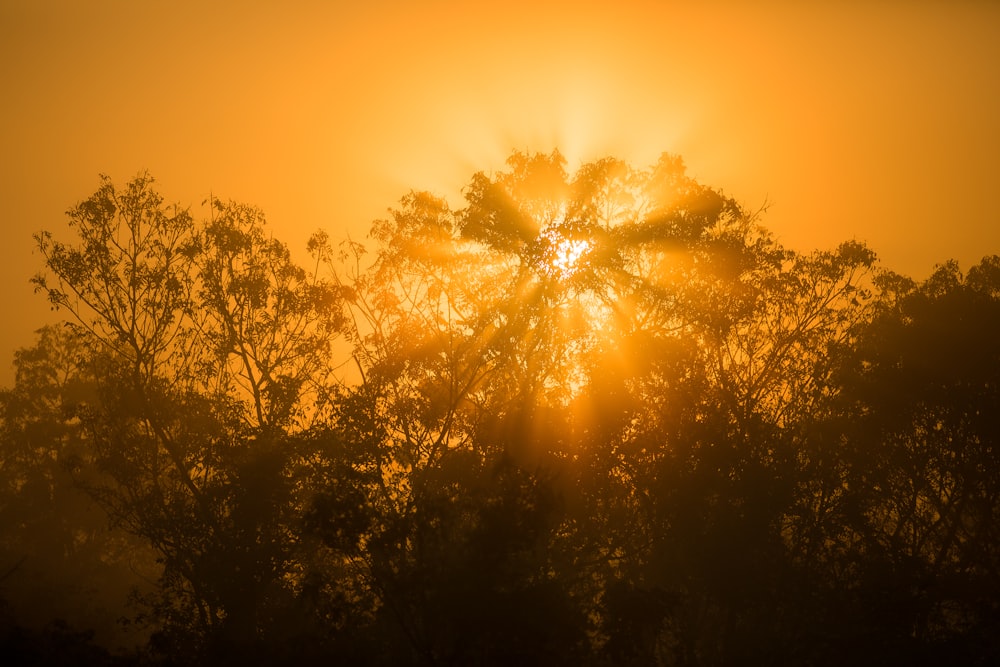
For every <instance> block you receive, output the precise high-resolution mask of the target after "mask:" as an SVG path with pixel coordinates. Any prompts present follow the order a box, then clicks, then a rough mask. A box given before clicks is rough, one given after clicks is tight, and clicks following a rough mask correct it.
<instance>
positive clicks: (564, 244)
mask: <svg viewBox="0 0 1000 667" xmlns="http://www.w3.org/2000/svg"><path fill="white" fill-rule="evenodd" d="M590 248H591V244H590V241H588V240H587V239H574V238H556V239H553V240H552V244H551V245H550V247H549V253H548V254H549V257H547V258H546V259H547V260H548V265H549V267H551V270H550V273H551V274H552V275H553V276H554V277H557V278H560V279H562V280H568V279H569V278H572V277H573V275H574V274H575V273H576V272H577V270H578V269H579V268H580V266H581V265H582V264H583V261H582V260H583V258H584V257H586V255H587V253H588V252H589V251H590Z"/></svg>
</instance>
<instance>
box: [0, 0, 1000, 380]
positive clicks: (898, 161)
mask: <svg viewBox="0 0 1000 667" xmlns="http://www.w3.org/2000/svg"><path fill="white" fill-rule="evenodd" d="M361 4H362V3H356V2H351V3H347V2H343V3H336V2H307V1H295V0H293V1H289V2H283V3H277V2H273V3H267V2H252V1H251V2H215V3H211V2H191V1H187V0H181V1H174V2H162V1H159V0H150V1H148V2H124V1H108V0H96V1H93V2H68V1H67V2H53V1H46V0H0V84H2V88H0V90H2V91H3V99H4V103H3V104H2V105H0V155H2V160H0V229H2V233H3V239H2V240H3V242H2V243H0V280H2V281H3V284H4V289H3V290H2V291H0V308H2V309H3V312H5V313H6V314H7V315H6V316H5V317H4V318H3V325H2V327H0V385H8V384H10V382H11V380H12V371H11V369H10V360H11V358H12V354H13V350H14V349H15V348H17V347H22V346H26V345H30V344H31V343H32V341H33V334H32V332H33V331H34V330H35V329H37V328H38V327H39V326H41V325H43V324H45V323H46V322H48V321H52V319H53V317H52V315H51V314H50V313H49V310H48V306H47V304H46V303H45V300H44V298H43V297H42V296H40V295H35V294H33V293H32V288H31V286H30V284H29V282H28V280H29V278H30V277H31V275H33V274H34V273H35V272H37V271H38V270H39V269H40V268H41V258H40V256H39V255H38V254H37V253H35V252H34V244H33V241H32V238H31V235H32V233H34V232H37V231H40V230H43V229H45V230H51V231H53V232H56V234H57V236H58V235H62V234H64V230H65V227H66V217H65V215H64V212H65V211H66V209H68V208H69V207H70V206H72V205H74V204H75V203H76V202H78V201H80V200H81V199H83V198H86V197H87V196H88V195H90V194H91V193H92V192H93V191H94V190H96V188H97V186H98V184H99V179H98V175H99V174H101V173H105V174H108V175H109V176H111V177H112V178H113V179H114V181H115V182H116V183H119V184H121V183H124V182H125V181H127V180H128V179H130V178H131V177H132V176H134V175H135V174H136V173H137V172H139V171H141V170H144V169H148V170H149V171H150V173H152V174H153V175H154V176H155V177H156V179H157V181H158V183H159V189H160V191H161V193H162V194H163V195H164V196H165V197H166V198H167V200H169V201H172V202H173V201H176V202H178V203H180V204H182V205H184V206H187V205H190V206H191V208H192V212H193V213H194V214H195V215H196V216H198V217H200V215H201V212H202V209H201V202H202V201H203V200H204V199H205V198H207V197H208V195H209V194H210V193H213V194H215V195H216V196H219V197H222V198H226V199H229V198H231V199H236V200H239V201H244V202H247V203H250V204H254V205H256V206H259V207H260V208H262V209H263V210H264V211H265V212H266V214H267V217H268V220H269V224H270V226H271V228H272V230H273V232H274V234H275V235H276V236H277V237H279V238H281V239H283V240H285V241H287V242H288V243H289V244H290V245H291V246H292V247H293V250H295V251H296V252H298V251H300V250H302V248H303V247H304V244H305V239H306V238H307V236H308V235H309V233H310V232H312V231H313V230H315V229H317V228H324V229H326V230H327V231H328V232H329V233H330V235H331V236H332V237H333V238H334V239H338V238H343V237H345V236H346V235H348V234H350V235H351V236H352V237H353V238H355V239H363V238H364V236H365V234H366V232H367V229H368V225H369V223H370V222H371V220H372V219H374V218H376V217H379V216H381V215H382V214H383V212H384V211H385V210H386V209H387V208H388V207H391V206H393V205H394V203H395V202H397V201H398V200H399V198H400V197H401V196H402V195H403V194H405V193H406V192H407V191H408V190H410V189H428V190H431V191H433V192H435V193H437V194H440V195H443V196H446V197H447V198H448V199H449V201H450V202H451V203H452V205H453V206H455V207H460V206H461V203H462V202H461V199H460V192H461V188H462V187H463V186H464V185H465V184H466V183H467V182H468V180H469V178H470V177H471V175H472V173H473V172H475V171H479V170H485V171H489V170H493V169H498V168H500V167H502V166H503V162H504V160H505V158H506V157H507V156H508V155H509V154H510V152H511V151H512V150H514V149H518V150H525V151H542V152H546V153H548V152H550V151H551V150H552V149H553V148H558V149H559V150H560V151H562V153H563V154H564V155H565V156H566V157H567V158H568V160H569V168H570V169H575V167H576V166H577V165H579V163H580V162H581V161H588V160H593V159H598V158H601V157H604V156H607V155H614V156H616V157H619V158H622V159H625V160H627V161H629V162H630V163H632V164H633V165H635V166H646V165H649V164H651V163H652V162H654V161H655V159H656V158H657V156H658V155H659V154H660V153H661V152H664V151H668V152H673V153H678V154H680V155H681V156H682V157H683V158H684V160H685V162H686V163H687V165H688V169H689V172H690V173H691V174H692V175H693V176H695V177H697V178H698V179H699V180H700V181H702V182H703V183H705V184H706V185H710V186H713V187H716V188H718V189H721V190H723V191H724V192H726V193H727V194H729V195H732V196H734V197H736V198H737V199H738V200H740V201H742V202H743V203H745V204H746V205H747V206H748V207H751V208H757V207H759V206H761V205H762V204H764V203H765V202H769V203H770V208H769V209H768V212H767V214H766V216H765V217H764V220H763V221H764V224H765V225H766V226H767V227H768V228H770V229H771V230H772V231H773V232H774V233H775V234H776V236H777V237H778V239H779V240H780V241H781V242H783V243H784V244H785V245H787V246H789V247H791V248H793V249H796V250H800V251H808V250H812V249H817V248H819V249H826V248H830V247H833V246H835V245H837V244H838V243H839V242H841V241H843V240H847V239H858V240H862V241H866V242H867V243H869V245H870V246H871V247H872V248H873V249H874V250H875V251H876V252H877V253H878V254H879V256H880V257H881V259H882V263H883V265H884V266H887V267H889V268H892V269H894V270H897V271H900V272H902V273H906V274H908V275H911V276H912V277H914V278H917V279H922V278H924V277H926V276H927V275H928V274H929V273H930V272H931V270H932V269H933V267H934V265H935V264H937V263H941V262H943V261H945V260H948V259H957V260H958V261H959V262H960V264H961V266H962V268H963V269H967V268H968V267H969V266H971V265H972V264H973V263H975V262H976V261H978V260H979V259H980V258H981V257H982V256H983V255H986V254H994V253H1000V213H998V212H997V211H998V209H997V208H996V207H995V205H994V198H995V195H996V194H997V191H998V190H1000V187H998V186H1000V168H998V167H997V166H996V161H997V156H998V155H1000V66H998V63H1000V3H996V2H954V3H946V2H906V3H904V2H898V3H897V2H875V3H868V2H865V3H862V2H837V3H834V2H829V3H801V4H802V5H803V6H800V3H791V2H787V3H783V2H770V3H766V2H765V3H735V2H734V3H724V2H699V3H693V2H692V3H675V2H635V1H622V2H618V3H607V2H593V3H589V4H588V3H580V2H577V3H539V2H520V1H519V0H515V1H512V2H508V3H504V4H502V5H501V4H497V3H468V2H452V1H439V2H421V3H407V2H392V1H388V0H383V1H381V2H371V3H364V4H365V6H364V7H363V8H362V7H360V6H359V5H361ZM744 4H745V5H746V6H744ZM805 5H808V6H805Z"/></svg>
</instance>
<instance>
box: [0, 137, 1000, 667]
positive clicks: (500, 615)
mask: <svg viewBox="0 0 1000 667" xmlns="http://www.w3.org/2000/svg"><path fill="white" fill-rule="evenodd" d="M152 186H153V181H152V179H151V178H150V177H149V176H148V175H141V176H140V177H138V178H137V179H135V180H134V181H133V182H131V183H129V184H127V185H126V186H125V187H124V188H122V189H118V188H116V187H115V186H114V185H113V184H112V183H111V182H110V180H108V179H106V178H105V179H103V180H102V183H101V186H100V188H99V190H98V191H97V193H95V195H94V196H93V197H91V198H89V199H87V200H86V201H84V202H83V203H81V204H79V205H78V206H77V207H74V208H73V209H71V210H70V212H69V217H70V222H71V227H72V230H73V232H74V234H75V235H76V239H75V241H73V242H62V241H57V240H56V239H55V237H54V236H52V235H50V234H49V233H41V234H39V235H38V236H37V241H38V245H39V248H40V250H41V251H42V254H43V257H44V259H45V263H46V269H47V273H46V274H40V275H39V276H38V277H36V278H35V280H34V282H35V284H36V286H37V287H38V288H39V289H42V290H45V292H46V293H47V295H48V297H49V299H50V301H51V302H52V303H53V305H55V306H58V307H59V308H62V309H67V310H69V312H70V313H71V314H72V315H74V316H75V318H76V321H77V325H75V326H65V327H58V328H57V327H52V328H47V329H44V330H42V331H40V333H39V339H38V344H37V345H36V346H35V347H33V348H29V349H26V350H22V351H21V352H19V353H18V355H17V357H16V360H15V363H16V367H17V378H16V385H15V387H14V388H12V389H10V390H6V391H4V392H2V393H0V417H2V421H0V426H2V429H0V437H2V441H0V446H2V448H3V450H2V454H3V455H2V459H0V462H2V465H0V516H2V517H3V518H4V527H3V529H2V531H0V557H2V558H3V561H2V562H0V577H2V578H0V594H2V595H3V596H4V597H5V598H7V599H9V600H10V602H11V606H10V608H11V609H12V610H14V609H15V605H16V611H15V613H13V614H12V615H11V618H10V623H7V619H5V621H4V622H5V626H4V631H5V632H6V633H7V634H6V635H5V637H6V638H5V640H4V641H5V642H6V644H5V648H9V647H15V648H17V649H18V650H22V649H23V650H24V651H27V652H28V653H29V654H30V655H35V656H44V657H45V659H51V660H53V661H57V660H66V659H76V660H83V661H91V662H94V663H95V664H105V663H107V664H110V663H108V661H109V660H110V661H114V660H118V658H114V657H112V656H110V655H109V654H107V653H105V652H103V651H102V650H101V649H99V648H96V647H94V646H93V645H92V644H91V643H89V635H86V634H77V633H76V632H74V631H70V630H69V629H68V627H69V626H65V625H56V626H49V627H48V629H41V628H43V627H44V625H43V623H44V621H46V620H50V619H51V618H54V617H56V616H57V615H59V614H66V615H68V616H69V617H71V620H72V621H73V625H74V626H77V625H79V623H80V622H81V619H82V621H83V622H87V620H88V617H87V614H86V611H85V609H86V606H85V604H84V603H83V602H82V601H81V599H80V596H79V595H78V592H74V591H75V589H73V590H71V585H70V582H72V586H74V587H75V586H79V587H81V588H84V587H86V586H91V587H94V586H109V581H110V580H111V579H113V578H114V577H116V576H118V574H120V573H121V572H123V571H124V570H125V569H132V570H134V571H136V572H140V573H141V574H142V578H139V579H137V580H136V579H134V580H135V583H136V584H139V583H140V582H142V585H141V586H138V587H137V589H136V592H135V596H134V602H135V603H136V606H134V607H132V608H131V609H130V610H129V611H125V610H124V608H123V611H122V613H123V614H125V613H127V614H129V615H130V616H131V618H132V620H133V621H134V622H135V624H136V625H137V626H140V627H142V628H143V632H144V634H139V635H133V637H135V638H136V640H137V641H144V640H146V639H147V638H148V643H147V645H146V649H145V651H146V652H145V653H144V654H143V655H141V656H140V654H139V653H133V654H131V656H130V657H129V656H123V657H121V658H120V660H121V661H123V662H124V661H129V660H132V661H134V662H138V661H140V658H141V659H142V660H146V661H153V662H156V661H163V662H165V663H168V664H174V663H176V664H199V663H200V664H226V663H232V664H237V663H239V664H244V663H247V662H258V663H259V662H264V663H274V664H278V663H281V664H286V663H288V662H296V663H302V664H311V663H316V664H327V663H329V662H331V661H334V662H335V661H341V662H346V663H348V664H392V665H398V664H463V665H464V664H475V665H508V664H545V665H552V664H573V665H580V664H589V665H630V664H631V665H650V664H663V665H667V664H671V665H672V664H682V665H729V664H788V665H840V664H887V663H900V662H902V663H906V664H942V663H945V662H950V663H961V664H988V663H990V662H991V661H996V660H997V659H998V658H1000V643H998V642H997V639H996V637H997V636H1000V603H998V600H1000V575H998V572H1000V533H998V529H997V526H1000V504H998V502H1000V472H998V471H1000V460H998V454H997V452H998V449H997V438H998V434H1000V421H998V420H1000V416H998V415H1000V410H998V406H1000V395H998V388H1000V356H998V350H1000V348H998V346H997V344H996V341H997V340H1000V259H998V258H997V257H987V258H984V259H983V261H982V262H981V263H980V264H978V265H977V266H975V267H972V268H971V269H970V270H969V271H968V272H967V274H964V275H963V273H962V272H961V270H960V269H959V267H958V265H957V264H955V263H953V262H952V263H947V264H944V265H942V266H941V267H939V268H938V269H937V270H936V271H935V273H934V274H933V275H932V276H930V278H928V279H927V280H926V281H924V282H923V283H919V284H918V283H916V282H914V281H912V280H910V279H908V278H906V277H904V276H899V275H897V274H894V273H891V272H888V271H885V270H883V269H881V268H879V266H878V263H877V258H876V256H875V254H874V252H872V251H871V250H870V249H869V248H867V247H866V246H864V245H863V244H861V243H858V242H855V241H849V242H846V243H843V244H841V245H840V246H839V247H837V248H834V249H832V250H818V251H815V252H812V253H808V254H802V253H798V252H795V251H792V250H790V249H788V248H785V247H783V246H782V245H781V244H780V243H778V242H777V241H776V240H775V239H774V238H773V237H772V236H771V235H770V234H769V233H768V232H767V231H766V229H764V228H763V227H762V226H761V224H760V216H761V213H762V211H758V212H753V211H751V210H748V209H746V208H745V207H744V206H743V205H741V204H740V203H739V202H736V201H735V200H733V199H732V198H730V197H727V196H725V195H724V194H722V193H721V192H719V191H716V190H713V189H711V188H708V187H706V186H703V185H701V184H699V183H697V182H696V181H695V180H694V179H692V178H691V177H690V176H688V175H687V174H686V172H685V168H684V164H683V162H682V161H681V160H680V158H678V157H676V156H671V155H664V156H662V157H661V158H660V160H658V161H657V163H656V164H654V165H653V166H652V167H650V168H648V169H636V168H633V167H631V166H629V165H628V164H626V163H624V162H622V161H621V160H617V159H613V158H607V159H603V160H600V161H597V162H593V163H589V164H584V165H582V166H581V167H580V168H579V169H578V170H577V171H576V172H575V173H572V174H571V173H569V172H568V171H567V169H566V161H565V159H564V158H563V157H562V156H561V155H560V154H559V153H558V152H553V153H552V154H551V155H529V154H523V153H514V154H513V155H512V156H511V158H510V159H509V160H508V162H507V165H506V168H505V169H503V170H501V171H499V172H496V173H492V174H486V173H477V174H475V175H474V176H473V177H472V179H471V182H470V184H469V185H468V187H467V188H466V190H465V193H464V194H465V199H466V201H465V207H464V208H461V209H453V208H451V207H450V206H449V205H448V204H447V203H446V202H445V201H443V200H442V199H440V198H438V197H435V196H433V195H430V194H428V193H421V192H412V193H410V194H408V195H406V196H405V197H403V199H402V200H401V201H400V203H399V205H398V207H397V208H395V209H392V210H390V211H389V213H388V215H387V217H386V219H384V220H379V221H376V222H375V223H373V225H372V230H371V238H370V245H371V248H370V249H369V248H366V247H365V245H363V244H360V243H356V242H347V243H345V244H343V245H342V246H341V249H340V252H337V251H335V250H334V248H333V247H331V246H330V243H329V239H328V238H327V236H326V234H325V233H317V234H316V235H314V236H313V237H312V238H311V239H310V241H309V244H308V246H307V248H306V250H307V252H308V253H309V256H310V257H311V262H312V265H313V269H312V270H306V269H305V268H303V267H301V266H299V265H298V264H297V263H296V262H295V260H294V258H293V252H292V250H290V249H288V248H287V247H286V246H285V245H284V244H282V243H281V242H280V241H278V240H276V239H274V238H273V237H272V236H271V235H270V233H269V232H267V231H266V226H265V221H264V216H263V214H262V213H261V212H260V211H259V210H257V209H255V208H253V207H250V206H246V205H243V204H239V203H235V202H228V203H224V202H222V201H219V200H215V199H212V200H210V201H209V202H208V207H209V208H208V219H207V220H204V221H200V222H199V221H196V220H195V219H194V218H193V217H192V216H191V215H190V214H189V213H188V212H187V211H186V210H182V209H179V208H177V207H169V206H165V205H164V204H163V200H162V198H161V197H160V196H159V195H158V194H157V193H156V192H155V190H154V189H153V187H152ZM369 250H370V252H369ZM109 526H110V527H111V529H109ZM151 555H153V556H155V562H153V559H152V558H151ZM4 568H6V569H4ZM62 570H65V576H63V577H62V578H60V577H59V576H57V573H58V572H60V571H62ZM5 572H6V573H5ZM15 575H25V576H28V575H30V577H31V579H25V582H26V583H21V582H19V583H18V585H14V584H13V583H12V582H13V578H14V577H15ZM31 590H38V591H43V590H44V591H59V592H58V593H57V594H56V595H55V596H54V598H58V599H57V600H55V601H54V602H53V603H52V604H49V605H42V604H39V605H37V611H40V614H41V615H45V614H49V615H48V616H47V617H45V618H41V617H39V614H36V615H35V616H32V617H31V618H30V619H29V616H30V614H29V613H28V612H27V611H26V609H27V607H26V606H24V603H23V601H24V599H25V595H26V593H28V592H29V591H31ZM107 593H108V595H107V596H106V597H107V599H108V600H109V602H108V604H110V605H112V606H113V605H114V604H118V605H122V604H123V603H122V602H121V597H122V595H121V594H120V593H121V590H120V588H119V590H118V593H117V595H118V599H117V602H114V601H111V598H112V597H113V596H112V595H111V589H110V588H109V589H108V591H107ZM63 610H65V611H63ZM22 620H23V621H25V622H26V623H27V622H28V621H29V620H30V621H31V624H32V627H31V628H27V627H24V628H22V627H18V623H19V622H20V621H22ZM15 621H17V622H15ZM96 621H97V618H96V617H95V618H94V623H95V624H96ZM42 637H45V638H47V639H50V640H51V642H52V646H53V647H54V648H52V649H51V650H49V649H43V647H42V640H41V638H42ZM101 640H102V642H104V643H109V641H108V640H106V639H105V638H104V637H101ZM117 641H118V646H119V647H125V641H124V640H122V639H120V638H119V639H118V640H117ZM46 651H48V652H46Z"/></svg>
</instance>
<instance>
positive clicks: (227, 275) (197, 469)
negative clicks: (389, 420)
mask: <svg viewBox="0 0 1000 667" xmlns="http://www.w3.org/2000/svg"><path fill="white" fill-rule="evenodd" d="M152 186H153V181H152V179H151V178H150V177H149V176H148V175H140V176H139V177H137V178H136V179H135V180H133V181H132V182H130V183H129V184H127V185H126V186H125V188H124V189H122V190H119V189H117V188H116V187H115V186H114V185H113V184H112V183H111V181H110V180H109V179H107V178H104V179H103V180H102V184H101V187H100V188H99V189H98V191H97V192H96V193H95V194H94V195H93V196H92V197H91V198H90V199H88V200H86V201H84V202H82V203H81V204H79V205H78V206H76V207H75V208H73V209H71V210H70V211H69V217H70V224H71V227H72V228H73V229H74V230H75V231H76V234H77V237H78V242H77V243H76V244H72V243H63V242H59V241H56V240H54V238H53V237H52V236H51V235H50V234H49V233H41V234H39V235H38V236H37V237H36V238H37V241H38V246H39V249H40V250H41V252H42V254H43V256H44V258H45V262H46V268H47V269H48V271H49V274H48V275H45V274H40V275H39V276H38V277H36V278H35V284H36V286H37V287H38V288H39V289H40V290H43V291H45V292H46V293H47V295H48V297H49V299H50V301H51V302H52V303H53V305H54V306H55V307H57V308H64V309H67V310H69V312H70V313H71V314H72V315H73V316H74V317H75V319H76V320H77V321H78V322H79V323H80V325H81V327H82V331H83V332H84V336H85V340H86V344H87V345H88V346H89V349H90V350H92V353H91V354H90V355H89V356H88V357H87V358H86V360H85V362H86V363H87V364H88V367H89V368H91V369H92V372H93V373H94V383H95V385H96V389H95V397H94V398H93V400H91V401H89V402H88V403H87V405H86V406H85V409H83V410H82V411H80V412H79V413H78V414H79V418H80V420H81V425H82V430H83V431H84V432H85V433H86V437H85V440H86V444H85V446H86V448H87V449H88V453H89V455H90V456H91V457H93V460H94V463H95V466H96V468H97V470H98V471H99V472H100V473H101V474H100V476H98V477H97V478H95V479H86V480H81V483H83V484H84V485H85V487H86V488H87V490H88V491H89V493H90V494H91V495H92V496H93V497H95V498H96V499H98V500H99V501H100V503H101V504H102V506H103V507H104V508H105V509H106V510H107V511H108V512H109V514H110V517H111V518H112V520H113V521H114V522H115V523H116V524H117V525H120V526H124V527H126V528H127V529H128V530H129V531H131V532H132V533H133V534H136V535H139V536H141V537H143V538H145V539H146V540H148V541H149V543H150V544H151V545H152V546H153V548H154V549H155V550H156V551H157V552H158V553H159V555H160V558H161V560H162V563H163V566H164V569H163V574H162V576H161V589H162V592H163V595H162V596H161V597H160V598H159V601H158V602H156V603H155V607H156V610H157V614H158V616H159V617H160V619H161V620H164V621H166V622H167V626H166V627H167V629H170V628H172V627H173V628H178V629H181V630H183V631H184V632H187V631H188V630H191V629H195V630H196V631H197V632H198V633H200V634H201V635H202V636H204V637H206V638H211V637H221V638H227V637H228V638H231V639H232V640H233V641H236V642H241V643H246V642H251V641H253V640H254V638H255V637H257V636H258V635H259V633H260V632H261V629H262V628H264V627H266V626H267V625H268V624H267V623H266V622H265V621H267V620H268V619H271V620H273V619H274V618H275V616H274V614H276V613H278V612H276V611H275V610H274V609H272V607H274V605H275V604H279V605H280V604H283V603H282V602H281V600H282V599H283V597H285V596H286V593H287V591H285V589H286V588H287V585H286V583H285V581H284V577H285V575H286V574H287V572H288V571H289V568H291V567H293V565H292V562H293V560H294V558H293V556H292V554H291V549H292V547H293V546H294V544H293V543H291V542H289V541H288V540H287V539H286V537H287V535H288V530H289V524H290V522H293V521H294V520H295V516H296V512H297V506H296V504H295V503H294V502H293V501H292V495H293V493H294V489H295V482H294V479H293V478H294V477H295V476H296V475H299V474H304V473H303V472H302V468H303V467H304V466H306V465H307V464H306V461H308V460H309V459H310V457H311V453H310V452H303V451H300V450H298V449H297V448H296V447H295V446H294V442H292V441H291V440H290V437H291V436H292V435H293V434H294V432H295V430H296V429H299V428H303V427H304V426H305V424H306V422H305V421H303V420H305V419H308V418H310V416H311V415H315V414H317V412H318V411H321V410H322V409H324V408H323V404H322V402H323V401H326V400H328V398H329V394H330V391H332V386H331V385H330V384H329V382H328V381H327V379H326V378H325V377H321V376H320V373H319V371H320V370H323V369H326V368H329V367H330V360H329V352H330V341H331V338H332V337H333V336H335V335H336V333H337V329H338V327H339V323H340V317H341V313H340V300H339V299H340V295H339V292H338V291H337V289H335V288H334V287H333V286H331V285H329V284H327V283H325V282H324V281H322V280H320V279H318V278H316V277H315V275H312V276H311V275H309V274H308V273H307V272H306V271H305V270H303V269H301V268H299V267H298V266H296V265H295V264H294V263H293V262H292V260H291V257H290V254H289V252H288V250H287V249H286V248H285V247H284V246H283V245H282V244H281V243H280V242H277V241H273V240H268V239H267V237H266V236H265V234H264V232H263V225H264V220H263V217H262V216H261V215H260V214H259V212H257V211H255V210H253V209H250V208H248V207H244V206H241V205H239V204H235V203H230V204H222V203H220V202H218V201H215V200H213V201H212V202H211V208H212V212H213V215H212V218H211V219H210V220H209V221H207V222H206V223H204V224H203V225H200V226H199V225H198V224H196V223H195V222H194V220H193V218H192V217H191V216H190V214H189V213H188V212H187V211H186V210H181V209H179V208H178V207H176V206H175V207H168V206H165V205H164V204H163V200H162V197H160V195H159V194H157V193H156V192H155V190H153V187H152ZM313 247H314V249H315V250H316V251H317V252H320V251H322V249H323V248H322V242H321V240H318V241H317V242H316V244H315V245H314V246H313ZM310 398H311V399H312V400H313V401H314V402H313V403H311V404H310V403H309V402H307V401H308V400H309V399H310ZM317 399H318V400H319V401H320V402H319V403H316V402H315V401H316V400H317ZM184 637H185V639H183V641H185V642H190V637H189V636H188V635H184Z"/></svg>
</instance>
